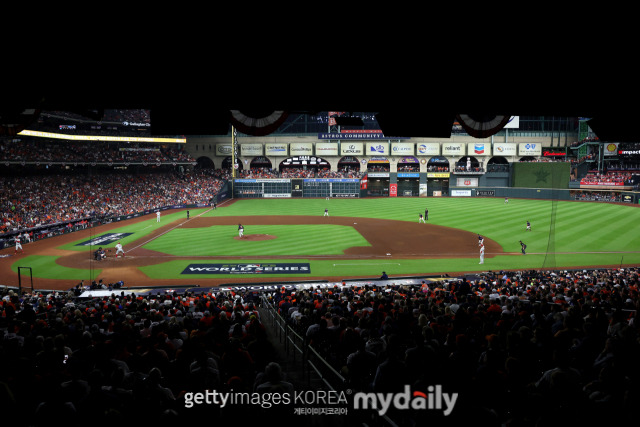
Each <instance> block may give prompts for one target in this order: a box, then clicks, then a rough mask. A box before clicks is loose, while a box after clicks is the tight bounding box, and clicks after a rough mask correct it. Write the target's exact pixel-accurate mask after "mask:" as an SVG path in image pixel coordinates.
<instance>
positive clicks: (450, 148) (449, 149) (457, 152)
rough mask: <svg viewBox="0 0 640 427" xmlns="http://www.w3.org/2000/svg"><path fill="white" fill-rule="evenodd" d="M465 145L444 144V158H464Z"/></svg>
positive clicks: (458, 143)
mask: <svg viewBox="0 0 640 427" xmlns="http://www.w3.org/2000/svg"><path fill="white" fill-rule="evenodd" d="M464 148H465V144H464V143H462V142H448V143H446V144H442V155H443V156H454V157H456V156H464V155H465V154H467V153H466V150H465V149H464Z"/></svg>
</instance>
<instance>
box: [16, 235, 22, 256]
mask: <svg viewBox="0 0 640 427" xmlns="http://www.w3.org/2000/svg"><path fill="white" fill-rule="evenodd" d="M14 239H15V241H16V251H15V253H16V254H17V253H18V249H19V250H20V252H24V249H22V244H21V243H20V235H17V236H16V237H15V238H14Z"/></svg>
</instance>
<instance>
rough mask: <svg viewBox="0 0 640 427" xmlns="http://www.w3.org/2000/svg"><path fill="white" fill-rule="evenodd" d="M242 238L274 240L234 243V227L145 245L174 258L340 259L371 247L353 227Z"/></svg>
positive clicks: (298, 228)
mask: <svg viewBox="0 0 640 427" xmlns="http://www.w3.org/2000/svg"><path fill="white" fill-rule="evenodd" d="M244 234H245V236H248V235H251V234H269V235H272V236H277V238H276V239H271V240H262V241H248V240H236V239H235V237H236V236H238V227H237V226H236V225H216V226H213V227H207V228H176V229H175V230H172V231H170V232H169V233H167V234H165V235H163V236H160V237H159V238H157V239H155V240H153V241H151V242H149V243H147V244H146V245H144V248H145V249H151V250H154V251H159V252H163V253H166V254H170V255H176V256H262V257H263V256H268V255H277V256H281V255H300V256H304V255H342V254H343V253H344V250H345V249H348V248H350V247H354V246H371V245H370V244H369V242H368V241H367V240H366V239H365V238H364V237H362V236H361V235H360V233H358V232H357V231H356V230H355V229H354V228H353V227H347V226H344V225H332V224H326V225H324V224H318V225H251V226H246V227H245V231H244Z"/></svg>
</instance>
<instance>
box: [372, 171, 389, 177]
mask: <svg viewBox="0 0 640 427" xmlns="http://www.w3.org/2000/svg"><path fill="white" fill-rule="evenodd" d="M367 174H368V175H369V178H389V172H367Z"/></svg>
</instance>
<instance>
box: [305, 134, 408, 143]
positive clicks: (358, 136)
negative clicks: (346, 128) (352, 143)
mask: <svg viewBox="0 0 640 427" xmlns="http://www.w3.org/2000/svg"><path fill="white" fill-rule="evenodd" d="M318 139H332V140H342V141H344V140H346V139H349V140H355V139H360V140H363V139H369V140H373V139H389V137H388V136H385V135H383V134H382V132H367V133H365V132H358V133H355V132H349V133H347V132H340V133H335V132H334V133H324V132H323V133H319V134H318ZM393 139H409V137H403V136H394V137H393Z"/></svg>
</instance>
